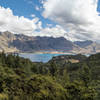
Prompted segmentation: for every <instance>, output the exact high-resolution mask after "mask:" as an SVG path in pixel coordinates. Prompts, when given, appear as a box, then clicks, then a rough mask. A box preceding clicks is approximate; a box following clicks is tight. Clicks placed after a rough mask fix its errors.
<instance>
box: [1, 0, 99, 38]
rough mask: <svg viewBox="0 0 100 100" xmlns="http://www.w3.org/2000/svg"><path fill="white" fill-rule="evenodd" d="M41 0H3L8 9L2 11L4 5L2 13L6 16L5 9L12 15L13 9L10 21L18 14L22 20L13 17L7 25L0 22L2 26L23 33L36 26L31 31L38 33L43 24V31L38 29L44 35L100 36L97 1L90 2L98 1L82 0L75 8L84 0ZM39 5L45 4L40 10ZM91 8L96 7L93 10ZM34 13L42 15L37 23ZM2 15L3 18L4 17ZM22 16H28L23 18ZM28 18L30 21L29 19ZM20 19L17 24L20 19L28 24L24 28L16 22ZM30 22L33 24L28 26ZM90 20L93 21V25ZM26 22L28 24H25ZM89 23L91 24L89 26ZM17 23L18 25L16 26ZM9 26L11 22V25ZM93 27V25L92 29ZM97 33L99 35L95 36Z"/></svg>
mask: <svg viewBox="0 0 100 100" xmlns="http://www.w3.org/2000/svg"><path fill="white" fill-rule="evenodd" d="M40 1H42V0H0V6H1V7H4V9H5V11H4V13H3V12H2V11H3V8H0V9H1V12H2V13H1V12H0V13H1V14H2V16H5V13H6V15H9V14H7V12H8V13H9V12H10V11H12V12H13V14H10V15H9V20H10V21H11V20H12V19H13V20H14V19H17V18H16V17H15V16H18V21H15V20H14V21H11V22H12V24H11V25H9V23H11V22H10V21H9V23H8V22H7V23H6V25H5V26H0V30H10V31H11V32H17V33H21V32H23V31H24V30H26V32H28V30H32V28H34V29H33V31H30V32H34V33H36V32H35V31H34V30H35V29H36V30H38V26H41V27H42V28H41V32H39V33H36V34H38V35H40V36H43V35H46V36H64V37H67V38H69V39H71V40H75V39H76V40H87V39H90V38H91V39H94V40H96V39H97V37H98V36H100V34H99V33H100V32H99V31H100V30H99V29H100V28H99V27H98V26H99V25H98V23H99V22H98V21H100V19H99V17H98V15H96V12H95V10H94V9H93V8H95V5H93V7H92V5H91V3H90V1H93V2H94V1H96V0H81V1H82V7H81V9H80V8H78V9H74V7H75V8H76V6H77V7H78V6H79V7H80V5H79V2H80V0H76V2H73V0H63V2H61V1H62V0H61V1H60V0H46V1H45V2H44V3H43V4H42V3H41V2H40ZM88 5H89V6H88ZM7 8H10V11H7ZM36 8H41V9H38V10H37V9H36ZM83 8H84V9H83ZM91 9H92V10H93V12H92V10H91ZM97 11H98V12H100V0H98V7H97ZM74 12H75V13H74ZM32 14H34V15H35V18H38V19H39V21H37V23H33V22H32V21H33V18H32V17H31V15H32ZM74 14H75V15H74ZM2 16H1V17H0V18H3V17H2ZM12 16H13V17H12ZM21 16H24V18H22V20H21V18H20V17H21ZM94 16H95V18H94ZM10 17H11V18H10ZM5 18H6V17H5ZM27 19H28V21H26V20H27ZM0 20H1V24H2V23H5V22H2V19H0ZM7 21H8V19H7ZM20 21H21V24H20ZM13 22H14V23H13ZM97 22H98V23H97ZM16 23H17V24H18V23H19V24H20V25H19V26H20V27H21V26H22V27H24V28H23V29H21V28H19V26H18V25H16ZM26 23H27V25H28V26H30V27H28V28H27V25H26ZM90 23H93V26H92V24H90ZM96 23H97V24H96ZM24 24H25V25H26V26H24ZM31 24H33V25H31ZM48 24H49V25H52V27H50V26H48ZM89 24H90V25H91V26H88V25H89ZM14 25H15V26H16V27H13V26H14ZM7 26H9V27H10V28H9V27H7ZM80 26H81V28H80ZM91 27H93V29H92V30H91ZM3 28H4V29H3ZM17 29H18V30H17ZM14 30H16V31H14ZM20 30H21V31H20ZM39 30H40V29H39ZM23 33H25V32H23ZM70 33H71V34H70ZM94 33H96V34H94ZM97 34H98V35H97ZM94 36H96V37H95V38H93V37H94ZM97 40H98V39H97Z"/></svg>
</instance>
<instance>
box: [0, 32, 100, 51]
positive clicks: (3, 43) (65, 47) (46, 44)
mask: <svg viewBox="0 0 100 100" xmlns="http://www.w3.org/2000/svg"><path fill="white" fill-rule="evenodd" d="M0 51H5V52H45V51H47V52H55V51H57V52H71V53H96V52H100V44H98V43H95V42H92V41H83V42H82V41H81V42H80V41H76V42H71V41H69V40H67V39H65V38H64V37H59V38H53V37H39V36H38V37H29V36H25V35H21V34H20V35H18V34H12V33H10V32H0Z"/></svg>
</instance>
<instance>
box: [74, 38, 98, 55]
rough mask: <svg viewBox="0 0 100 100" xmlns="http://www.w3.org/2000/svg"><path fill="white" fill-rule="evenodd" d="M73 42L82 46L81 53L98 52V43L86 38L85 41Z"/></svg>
mask: <svg viewBox="0 0 100 100" xmlns="http://www.w3.org/2000/svg"><path fill="white" fill-rule="evenodd" d="M74 44H76V45H77V46H79V47H80V48H83V49H82V50H81V52H82V53H87V54H88V53H98V52H100V44H99V43H96V42H93V41H90V40H87V41H75V42H74Z"/></svg>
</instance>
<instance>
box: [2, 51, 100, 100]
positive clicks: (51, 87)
mask: <svg viewBox="0 0 100 100" xmlns="http://www.w3.org/2000/svg"><path fill="white" fill-rule="evenodd" d="M61 57H62V58H61ZM0 100H100V54H95V55H91V56H90V57H86V56H83V55H75V56H59V57H58V59H55V58H53V59H52V60H51V61H49V62H48V63H35V62H34V63H33V62H31V61H30V60H29V59H24V58H21V57H19V56H18V55H16V54H15V55H14V54H4V53H0Z"/></svg>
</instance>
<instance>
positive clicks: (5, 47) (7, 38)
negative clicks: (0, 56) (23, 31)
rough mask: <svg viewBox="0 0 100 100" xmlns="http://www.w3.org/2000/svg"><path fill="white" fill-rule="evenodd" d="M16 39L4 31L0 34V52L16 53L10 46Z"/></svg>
mask: <svg viewBox="0 0 100 100" xmlns="http://www.w3.org/2000/svg"><path fill="white" fill-rule="evenodd" d="M15 39H16V37H15V35H14V34H12V33H10V32H8V31H6V32H0V52H1V51H5V52H15V51H18V50H17V49H16V47H13V46H12V45H10V43H11V42H13V40H15Z"/></svg>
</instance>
